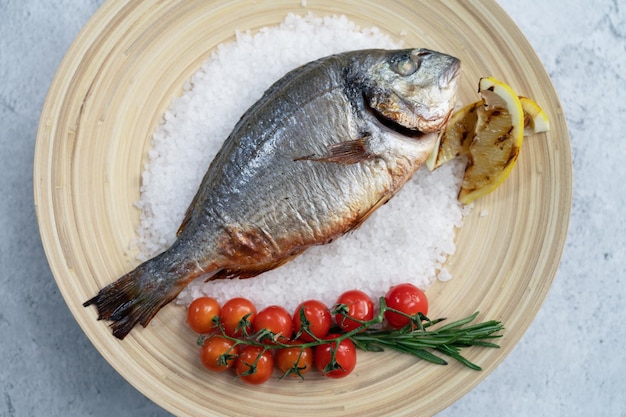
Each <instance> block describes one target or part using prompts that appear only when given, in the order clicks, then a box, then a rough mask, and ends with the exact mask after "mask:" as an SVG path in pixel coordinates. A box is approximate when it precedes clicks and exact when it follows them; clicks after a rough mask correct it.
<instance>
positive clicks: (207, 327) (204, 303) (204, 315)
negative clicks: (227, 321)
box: [187, 297, 220, 334]
mask: <svg viewBox="0 0 626 417" xmlns="http://www.w3.org/2000/svg"><path fill="white" fill-rule="evenodd" d="M219 315H220V305H219V303H218V302H217V300H216V299H215V298H211V297H200V298H196V299H195V300H193V301H192V302H191V304H190V305H189V308H188V309H187V324H189V327H190V328H191V330H193V331H194V332H196V333H201V334H202V333H209V332H211V330H213V329H214V328H215V324H214V322H213V318H214V317H216V316H217V317H219Z"/></svg>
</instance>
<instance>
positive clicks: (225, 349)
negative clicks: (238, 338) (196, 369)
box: [200, 336, 239, 372]
mask: <svg viewBox="0 0 626 417" xmlns="http://www.w3.org/2000/svg"><path fill="white" fill-rule="evenodd" d="M238 354H239V348H238V347H237V346H235V342H233V341H232V340H229V339H226V338H224V337H222V336H211V337H209V338H207V339H205V340H204V342H203V343H202V347H201V348H200V362H202V365H204V367H205V368H207V369H209V370H211V371H216V372H223V371H225V370H227V369H228V368H230V367H232V366H233V365H234V364H235V360H236V359H237V355H238ZM222 355H226V356H225V357H222ZM220 357H221V359H220Z"/></svg>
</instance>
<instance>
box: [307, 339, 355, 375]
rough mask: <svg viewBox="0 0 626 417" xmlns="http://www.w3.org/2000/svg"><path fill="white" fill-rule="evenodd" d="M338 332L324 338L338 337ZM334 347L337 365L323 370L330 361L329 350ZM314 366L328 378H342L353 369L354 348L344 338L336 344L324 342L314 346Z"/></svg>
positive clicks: (348, 340)
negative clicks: (334, 367) (331, 368)
mask: <svg viewBox="0 0 626 417" xmlns="http://www.w3.org/2000/svg"><path fill="white" fill-rule="evenodd" d="M338 336H339V335H338V334H329V335H328V336H327V337H326V339H332V338H336V337H338ZM332 349H336V352H335V361H336V362H337V365H338V367H337V368H336V369H333V370H330V371H328V370H325V368H326V366H328V364H329V363H330V361H331V350H332ZM314 357H315V367H316V368H317V369H318V370H319V371H320V372H321V373H322V374H324V375H325V376H328V377H330V378H343V377H344V376H347V375H348V374H349V373H350V372H352V371H353V370H354V367H355V366H356V348H355V347H354V343H352V341H351V340H350V339H344V340H342V341H341V343H339V346H337V342H331V343H325V344H323V345H319V346H316V347H315V354H314Z"/></svg>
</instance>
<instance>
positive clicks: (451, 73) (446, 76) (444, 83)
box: [438, 57, 461, 89]
mask: <svg viewBox="0 0 626 417" xmlns="http://www.w3.org/2000/svg"><path fill="white" fill-rule="evenodd" d="M450 58H452V62H451V63H450V65H449V66H448V69H447V70H446V71H445V72H444V73H443V74H442V75H441V77H439V83H438V84H439V88H441V89H444V88H448V87H449V86H450V84H452V83H453V82H455V81H456V79H457V78H458V77H459V75H461V61H460V60H459V59H457V58H454V57H450Z"/></svg>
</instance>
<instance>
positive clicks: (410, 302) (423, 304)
mask: <svg viewBox="0 0 626 417" xmlns="http://www.w3.org/2000/svg"><path fill="white" fill-rule="evenodd" d="M385 302H386V303H387V307H390V308H393V309H394V310H398V311H401V312H402V313H405V314H408V315H411V316H413V315H415V314H417V313H422V314H423V315H427V314H428V299H427V298H426V294H424V291H422V290H420V289H419V288H417V287H416V286H415V285H413V284H408V283H407V284H399V285H395V286H393V287H391V288H390V289H389V291H388V292H387V295H385ZM385 319H387V322H388V323H389V325H390V326H391V327H393V328H395V329H401V328H403V327H404V326H406V325H407V324H409V322H410V321H411V320H410V319H409V318H408V317H404V316H402V315H400V314H398V313H394V312H393V311H385Z"/></svg>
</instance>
